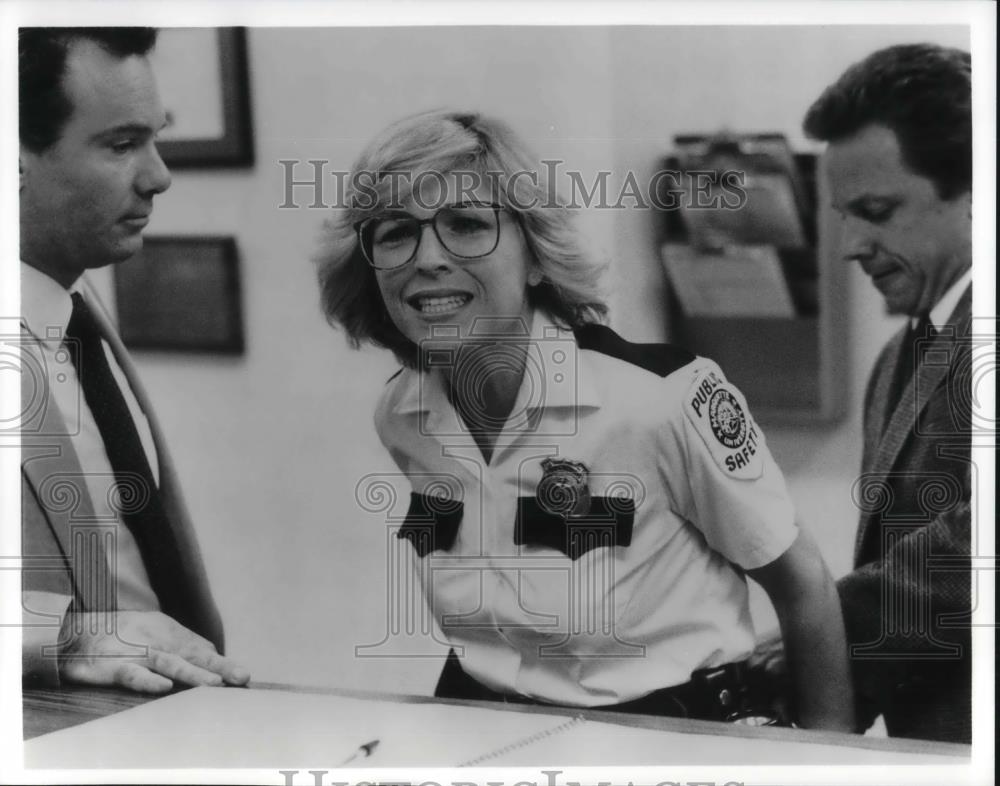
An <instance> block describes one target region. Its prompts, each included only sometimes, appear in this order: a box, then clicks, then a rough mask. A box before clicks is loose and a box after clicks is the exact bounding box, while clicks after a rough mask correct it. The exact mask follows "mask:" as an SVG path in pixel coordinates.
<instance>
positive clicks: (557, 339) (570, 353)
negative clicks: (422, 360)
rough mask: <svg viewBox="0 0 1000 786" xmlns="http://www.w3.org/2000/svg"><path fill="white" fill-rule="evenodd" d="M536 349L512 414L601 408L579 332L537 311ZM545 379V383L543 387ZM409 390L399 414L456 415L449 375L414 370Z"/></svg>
mask: <svg viewBox="0 0 1000 786" xmlns="http://www.w3.org/2000/svg"><path fill="white" fill-rule="evenodd" d="M531 338H532V341H531V349H530V350H529V355H528V367H527V368H526V369H525V374H524V379H522V380H521V387H520V388H519V390H518V393H517V399H516V400H515V403H514V407H513V410H512V412H515V413H518V412H521V413H524V412H531V411H534V410H537V409H540V408H544V409H547V410H555V409H564V408H569V407H587V408H594V409H596V408H599V407H600V406H601V396H600V392H599V391H598V389H597V385H596V384H595V383H596V379H595V376H594V373H593V370H592V369H591V368H590V365H589V364H588V362H587V353H586V352H582V351H580V349H579V347H577V344H576V339H575V337H574V336H573V331H571V330H566V329H564V328H561V327H559V326H558V325H556V324H555V322H553V321H552V318H551V317H549V315H548V314H546V313H545V312H544V311H541V310H535V311H534V312H533V313H532V320H531ZM543 374H544V375H545V377H546V379H545V381H544V383H541V382H540V377H541V375H543ZM404 378H405V380H406V381H405V383H404V384H405V386H406V387H405V389H404V390H403V392H402V394H401V395H400V397H399V400H398V402H397V404H396V406H395V408H394V412H395V413H396V414H399V415H407V414H413V413H415V412H420V413H430V414H431V415H432V416H435V415H436V416H439V417H445V416H447V415H448V413H452V415H451V416H454V415H453V410H452V406H451V402H450V401H448V393H447V390H446V386H445V381H444V375H443V374H442V373H441V372H440V371H439V370H437V369H431V370H429V371H415V370H410V371H408V372H407V373H406V374H405V375H404Z"/></svg>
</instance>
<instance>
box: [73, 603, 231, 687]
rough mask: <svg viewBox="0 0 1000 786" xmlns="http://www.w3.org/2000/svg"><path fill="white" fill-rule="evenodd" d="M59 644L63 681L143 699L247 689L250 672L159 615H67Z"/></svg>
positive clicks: (156, 613)
mask: <svg viewBox="0 0 1000 786" xmlns="http://www.w3.org/2000/svg"><path fill="white" fill-rule="evenodd" d="M60 640H61V641H62V642H64V643H63V645H62V648H61V650H60V653H59V676H60V678H61V679H63V680H65V681H67V682H76V683H82V684H85V685H107V686H115V687H119V688H127V689H129V690H134V691H137V692H139V693H166V692H167V691H169V690H170V689H171V688H172V687H173V684H174V680H176V681H177V682H180V683H182V684H184V685H213V686H217V685H223V684H227V685H245V684H246V683H247V682H248V681H249V680H250V674H249V672H248V671H247V670H246V669H245V668H244V667H243V666H240V665H239V664H237V663H235V662H234V661H232V660H230V659H229V658H225V657H223V656H222V655H220V654H219V653H218V652H217V651H216V649H215V646H214V645H213V644H212V643H211V642H210V641H208V640H206V639H204V638H202V637H201V636H199V635H198V634H197V633H194V632H192V631H190V630H188V629H187V628H185V627H184V626H183V625H181V624H180V623H178V622H176V621H175V620H174V619H172V618H171V617H168V616H167V615H166V614H161V613H160V612H158V611H106V612H89V613H83V614H72V613H71V614H67V615H66V619H65V621H64V623H63V629H62V635H61V636H60Z"/></svg>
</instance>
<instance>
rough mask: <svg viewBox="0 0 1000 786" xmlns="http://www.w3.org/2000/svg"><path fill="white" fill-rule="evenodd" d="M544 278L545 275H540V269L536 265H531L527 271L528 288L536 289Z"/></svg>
mask: <svg viewBox="0 0 1000 786" xmlns="http://www.w3.org/2000/svg"><path fill="white" fill-rule="evenodd" d="M544 278H545V274H544V273H542V269H541V268H540V267H538V266H537V265H532V267H531V270H529V271H528V286H530V287H537V286H538V285H539V284H541V283H542V279H544Z"/></svg>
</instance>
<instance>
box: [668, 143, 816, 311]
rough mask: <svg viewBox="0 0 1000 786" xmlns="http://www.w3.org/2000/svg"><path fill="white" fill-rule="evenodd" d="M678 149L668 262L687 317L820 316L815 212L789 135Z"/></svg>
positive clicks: (672, 163) (685, 145)
mask: <svg viewBox="0 0 1000 786" xmlns="http://www.w3.org/2000/svg"><path fill="white" fill-rule="evenodd" d="M674 147H675V150H676V153H675V155H674V156H672V157H671V158H670V159H668V168H670V169H672V170H673V171H675V172H677V174H678V178H677V181H676V182H677V184H678V192H677V193H676V194H675V197H676V198H675V199H674V200H673V203H674V204H676V205H678V209H677V210H676V211H674V214H673V215H672V217H670V216H669V214H668V226H667V231H666V242H665V243H664V244H663V245H662V246H661V259H662V261H663V265H664V268H665V270H666V273H667V276H668V278H669V280H670V284H671V288H672V289H673V291H674V293H675V294H676V297H677V300H678V303H679V305H680V307H681V309H682V310H683V312H684V314H685V316H688V317H760V318H794V317H796V316H798V315H808V314H811V313H815V308H816V303H815V297H816V295H815V293H816V279H817V267H816V261H815V253H814V246H815V205H814V204H813V201H812V199H811V196H810V195H811V193H812V189H811V187H810V186H811V184H810V183H809V182H806V178H805V177H804V174H803V168H802V162H801V161H800V160H799V159H798V158H797V157H796V156H795V155H794V154H793V153H792V151H791V148H790V147H789V146H788V142H787V140H786V139H785V137H784V136H783V135H782V134H777V133H765V134H733V133H728V132H725V133H719V134H715V135H695V134H687V135H680V136H677V137H675V138H674ZM809 174H812V173H811V172H810V173H809Z"/></svg>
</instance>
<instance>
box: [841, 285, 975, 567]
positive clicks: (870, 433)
mask: <svg viewBox="0 0 1000 786" xmlns="http://www.w3.org/2000/svg"><path fill="white" fill-rule="evenodd" d="M971 311H972V288H971V287H969V288H968V289H967V290H966V292H965V294H964V295H963V296H962V299H961V300H960V301H959V303H958V305H957V306H956V307H955V311H954V313H953V314H952V315H951V317H950V318H949V320H948V323H947V324H946V325H945V326H944V329H943V330H942V331H939V333H938V335H937V336H936V337H935V339H934V341H933V342H931V343H930V344H929V345H927V346H926V347H924V348H923V351H922V354H923V356H924V358H925V359H926V358H927V355H928V354H929V353H934V354H936V355H937V356H938V357H947V358H948V359H949V362H948V363H940V362H934V363H928V362H924V363H921V364H920V365H919V367H918V370H917V373H916V374H914V378H913V379H911V380H910V382H909V384H908V385H907V388H906V391H905V392H904V394H903V397H902V399H901V400H900V404H899V405H898V406H897V407H896V408H895V410H894V411H893V412H892V413H891V416H888V417H887V416H886V410H885V405H884V402H885V400H886V397H887V396H888V395H889V388H890V386H891V381H892V379H893V376H894V374H895V371H896V365H897V364H898V363H899V362H900V351H899V350H900V343H901V342H902V341H903V337H904V336H905V334H906V328H905V327H904V328H903V329H902V330H901V331H900V332H899V333H898V334H896V335H895V336H893V338H892V339H891V348H890V350H889V351H888V354H887V355H886V358H887V359H888V358H894V359H895V360H894V362H891V363H888V362H887V363H884V364H883V367H882V369H881V370H880V371H879V372H878V374H879V376H878V377H877V378H876V380H875V387H874V389H873V391H872V399H871V406H870V408H869V419H870V428H869V429H868V430H867V433H866V434H865V457H866V458H865V461H864V463H863V467H864V471H865V472H866V473H869V474H874V475H882V476H884V475H887V474H888V473H889V472H891V471H892V469H893V468H894V467H895V465H896V462H897V460H898V459H899V455H900V452H901V451H902V449H903V446H904V445H905V444H906V441H907V439H908V438H909V437H910V434H911V433H912V431H913V429H914V425H915V424H916V423H918V422H919V421H918V418H920V417H921V413H922V412H923V410H924V409H925V408H926V407H927V404H928V402H929V401H930V400H931V398H932V395H933V393H934V392H935V390H937V388H938V387H940V386H941V385H942V384H944V383H945V380H946V377H947V376H948V372H949V370H950V369H951V365H952V362H953V361H954V360H955V358H956V357H957V353H956V351H955V342H956V340H959V339H963V338H965V337H966V336H967V335H968V330H969V319H970V316H971ZM877 521H878V514H876V515H874V516H867V517H863V518H862V521H861V525H860V526H859V527H858V533H857V538H856V540H855V551H854V555H855V561H857V558H858V556H859V554H860V553H861V550H862V547H863V544H864V543H865V539H866V537H867V535H868V532H869V529H870V525H872V524H873V523H874V522H877Z"/></svg>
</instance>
